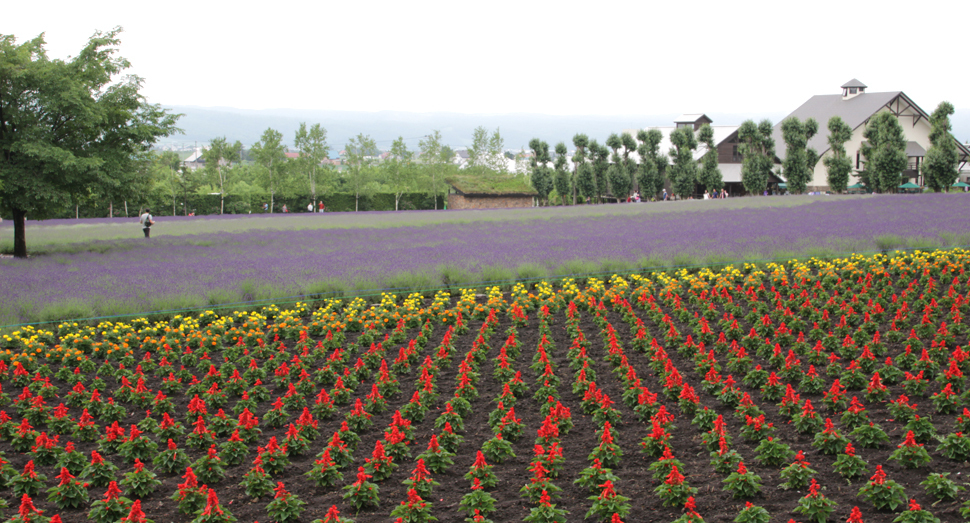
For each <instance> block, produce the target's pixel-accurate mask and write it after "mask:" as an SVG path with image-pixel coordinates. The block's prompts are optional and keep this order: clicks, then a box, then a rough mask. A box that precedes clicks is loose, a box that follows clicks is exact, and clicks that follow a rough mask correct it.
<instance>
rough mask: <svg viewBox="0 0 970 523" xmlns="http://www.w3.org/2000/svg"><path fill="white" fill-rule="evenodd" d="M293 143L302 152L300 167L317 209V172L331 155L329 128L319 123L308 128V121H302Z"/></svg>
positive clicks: (314, 206)
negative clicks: (328, 140)
mask: <svg viewBox="0 0 970 523" xmlns="http://www.w3.org/2000/svg"><path fill="white" fill-rule="evenodd" d="M293 145H294V146H296V150H297V151H298V152H299V153H300V159H299V165H300V169H301V170H302V171H303V173H304V174H305V176H306V179H307V182H308V183H309V185H310V197H311V198H312V199H313V208H314V209H316V208H317V173H318V172H319V171H320V164H321V163H323V161H324V160H326V159H327V158H328V157H329V156H330V147H329V146H328V145H327V130H326V129H324V128H323V127H321V126H320V124H318V123H315V124H313V125H312V126H310V127H309V128H307V125H306V122H302V123H300V128H299V129H298V130H297V131H296V137H295V138H294V140H293Z"/></svg>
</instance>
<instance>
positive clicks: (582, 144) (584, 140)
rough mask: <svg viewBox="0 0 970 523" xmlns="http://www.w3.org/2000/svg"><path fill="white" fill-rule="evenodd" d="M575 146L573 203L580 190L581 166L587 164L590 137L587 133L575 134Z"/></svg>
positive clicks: (574, 203)
mask: <svg viewBox="0 0 970 523" xmlns="http://www.w3.org/2000/svg"><path fill="white" fill-rule="evenodd" d="M573 146H574V147H576V154H574V155H573V183H572V186H573V187H572V189H573V205H576V192H577V191H578V190H579V177H580V168H581V166H583V165H586V148H587V147H588V146H589V137H587V136H586V135H585V134H576V135H574V136H573Z"/></svg>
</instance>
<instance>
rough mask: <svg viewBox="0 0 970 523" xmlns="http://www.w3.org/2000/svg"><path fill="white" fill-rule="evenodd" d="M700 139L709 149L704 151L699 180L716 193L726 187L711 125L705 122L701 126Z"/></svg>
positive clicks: (706, 188)
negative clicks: (718, 161)
mask: <svg viewBox="0 0 970 523" xmlns="http://www.w3.org/2000/svg"><path fill="white" fill-rule="evenodd" d="M698 135H699V136H698V141H699V142H700V143H702V144H704V147H705V148H706V149H707V151H706V152H705V153H704V157H703V158H702V159H701V162H702V165H701V172H700V174H699V175H698V181H699V182H700V183H701V185H703V186H704V189H705V190H707V191H709V192H711V193H716V192H717V191H720V190H721V188H722V187H724V178H723V177H722V176H721V170H720V169H718V167H717V147H716V146H715V145H714V129H713V128H711V126H710V125H708V124H704V125H703V126H701V130H700V132H699V133H698Z"/></svg>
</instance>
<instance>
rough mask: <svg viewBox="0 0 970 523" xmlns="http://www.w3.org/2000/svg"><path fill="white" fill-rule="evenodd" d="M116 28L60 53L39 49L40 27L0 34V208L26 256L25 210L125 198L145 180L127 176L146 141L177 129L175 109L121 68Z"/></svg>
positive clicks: (17, 250) (50, 210) (45, 212)
mask: <svg viewBox="0 0 970 523" xmlns="http://www.w3.org/2000/svg"><path fill="white" fill-rule="evenodd" d="M120 33H121V28H115V29H113V30H111V31H108V32H107V33H102V32H97V33H95V34H94V35H93V36H92V37H91V38H90V39H89V40H88V43H87V44H86V45H85V46H84V48H83V49H81V52H80V53H78V55H77V56H76V57H73V58H70V59H68V60H66V61H65V60H58V59H51V58H49V57H48V56H47V52H46V50H45V49H44V46H45V41H44V37H43V35H41V36H38V37H37V38H34V39H33V40H29V41H27V42H24V43H22V44H18V43H17V40H16V37H15V36H13V35H0V210H2V211H5V212H9V213H11V215H12V216H13V222H14V255H15V256H17V257H20V258H25V257H26V256H27V236H26V217H27V215H28V213H29V214H30V215H31V217H33V218H45V217H48V216H52V215H54V214H56V213H57V212H59V211H62V210H63V209H64V208H65V207H67V206H69V205H71V204H72V203H73V202H77V200H78V199H79V198H81V197H83V196H84V195H91V196H94V197H100V198H107V199H108V201H111V200H113V199H115V198H118V199H126V200H127V199H128V197H130V196H133V195H135V194H137V192H138V191H140V190H142V189H144V184H142V183H140V181H139V180H138V179H135V177H136V176H141V175H140V174H139V172H140V168H139V166H141V165H142V162H143V161H144V160H145V159H146V158H148V155H149V154H150V153H149V150H150V148H151V146H152V144H154V143H155V142H156V141H157V140H158V138H159V137H162V136H168V135H170V134H172V133H175V132H179V129H177V128H176V126H175V124H176V120H177V119H178V116H179V115H174V114H170V113H168V112H166V111H165V110H164V109H162V108H161V107H159V106H158V105H152V104H149V103H147V102H146V101H145V99H144V98H143V97H142V96H141V94H140V93H139V90H140V89H141V87H142V83H143V81H142V79H141V78H139V77H137V76H134V75H130V74H124V75H123V73H124V71H125V70H127V69H128V68H129V67H130V64H129V62H128V61H127V60H125V59H124V58H122V57H120V56H117V46H118V44H119V42H120V40H119V38H118V35H119V34H120ZM145 178H150V177H145ZM72 200H73V202H72Z"/></svg>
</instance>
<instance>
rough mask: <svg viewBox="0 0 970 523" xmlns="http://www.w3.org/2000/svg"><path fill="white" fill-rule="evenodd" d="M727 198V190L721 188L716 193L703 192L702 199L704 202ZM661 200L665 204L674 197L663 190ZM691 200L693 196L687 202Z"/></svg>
mask: <svg viewBox="0 0 970 523" xmlns="http://www.w3.org/2000/svg"><path fill="white" fill-rule="evenodd" d="M727 197H728V192H727V189H724V188H721V190H719V191H717V190H716V191H713V192H709V191H707V190H705V191H704V199H705V200H720V199H724V198H727ZM661 199H662V200H663V201H665V202H666V201H668V200H673V199H674V197H673V196H671V195H670V194H667V189H664V190H663V194H662V195H661ZM693 199H694V197H693V196H691V197H690V198H688V200H693Z"/></svg>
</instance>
